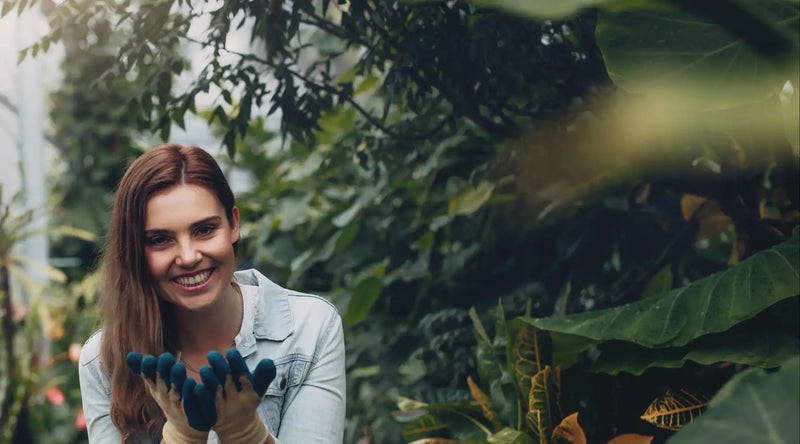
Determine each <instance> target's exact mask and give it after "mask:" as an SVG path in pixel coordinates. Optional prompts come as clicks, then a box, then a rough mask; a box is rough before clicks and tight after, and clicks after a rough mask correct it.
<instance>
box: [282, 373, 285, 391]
mask: <svg viewBox="0 0 800 444" xmlns="http://www.w3.org/2000/svg"><path fill="white" fill-rule="evenodd" d="M285 388H286V377H285V376H284V377H283V378H282V379H281V390H283V389H285Z"/></svg>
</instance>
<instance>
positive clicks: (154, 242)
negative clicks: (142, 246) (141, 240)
mask: <svg viewBox="0 0 800 444" xmlns="http://www.w3.org/2000/svg"><path fill="white" fill-rule="evenodd" d="M167 242H169V239H167V238H166V237H163V236H156V237H151V238H150V239H148V240H147V243H148V245H150V246H153V247H160V246H164V245H166V244H167Z"/></svg>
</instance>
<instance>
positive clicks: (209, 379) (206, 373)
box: [199, 365, 220, 392]
mask: <svg viewBox="0 0 800 444" xmlns="http://www.w3.org/2000/svg"><path fill="white" fill-rule="evenodd" d="M199 373H200V379H202V380H203V385H204V386H205V387H206V389H207V390H208V391H210V392H214V391H216V390H217V386H219V385H220V381H219V379H218V378H217V375H216V373H214V370H213V369H212V368H211V367H209V366H207V365H204V366H202V367H200V372H199Z"/></svg>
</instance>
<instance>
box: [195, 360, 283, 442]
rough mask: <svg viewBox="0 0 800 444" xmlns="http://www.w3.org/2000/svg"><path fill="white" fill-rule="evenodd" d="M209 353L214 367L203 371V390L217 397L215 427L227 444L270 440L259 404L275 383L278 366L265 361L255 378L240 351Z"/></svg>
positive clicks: (203, 368)
mask: <svg viewBox="0 0 800 444" xmlns="http://www.w3.org/2000/svg"><path fill="white" fill-rule="evenodd" d="M226 355H227V358H228V359H227V362H226V360H225V358H224V357H223V356H222V354H221V353H219V352H217V351H212V352H209V353H208V363H209V364H210V367H209V366H207V365H204V366H202V367H201V368H200V378H202V380H203V387H204V388H205V389H206V390H208V392H209V393H213V394H214V396H215V405H216V413H217V422H216V425H214V426H213V428H214V431H215V432H217V436H218V437H219V440H220V442H221V443H223V444H261V443H263V442H264V441H266V439H267V437H268V436H269V432H268V430H267V426H266V425H264V423H263V422H261V419H260V418H259V417H258V410H257V409H258V404H259V403H260V402H261V397H263V396H264V392H266V391H267V387H268V386H269V383H270V382H272V380H273V379H275V364H274V363H273V362H272V360H271V359H262V360H261V362H259V363H258V365H257V366H256V369H255V371H254V372H253V373H252V374H251V373H250V370H248V368H247V364H245V362H244V358H242V355H241V354H239V351H238V350H236V349H228V352H227V353H226Z"/></svg>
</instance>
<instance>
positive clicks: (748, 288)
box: [525, 228, 800, 347]
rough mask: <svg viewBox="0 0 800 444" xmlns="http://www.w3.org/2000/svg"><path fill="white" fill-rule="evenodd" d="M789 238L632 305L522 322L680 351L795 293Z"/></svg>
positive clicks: (794, 250)
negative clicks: (735, 263)
mask: <svg viewBox="0 0 800 444" xmlns="http://www.w3.org/2000/svg"><path fill="white" fill-rule="evenodd" d="M799 240H800V239H799V238H798V229H797V228H795V230H794V232H793V235H792V238H791V239H789V240H787V241H785V242H783V243H781V244H779V245H776V246H774V247H772V248H771V249H769V250H765V251H761V252H759V253H756V254H754V255H753V256H751V257H749V258H747V259H746V260H744V261H742V262H741V263H739V264H738V265H735V266H733V267H731V268H729V269H727V270H725V271H722V272H719V273H716V274H713V275H711V276H709V277H707V278H704V279H700V280H698V281H695V282H693V283H691V284H689V285H687V286H685V287H683V288H679V289H675V290H672V291H670V292H668V293H665V294H662V295H659V296H654V297H651V298H648V299H644V300H641V301H638V302H635V303H632V304H627V305H622V306H619V307H614V308H609V309H605V310H597V311H592V312H587V313H580V314H575V315H569V316H557V317H551V318H539V319H525V322H529V323H530V324H532V325H534V326H536V327H538V328H541V329H543V330H548V331H555V332H559V333H567V334H571V335H578V336H584V337H587V338H591V339H595V340H622V341H628V342H634V343H637V344H639V345H643V346H645V347H680V346H683V345H685V344H687V343H689V342H690V341H692V340H694V339H696V338H699V337H701V336H704V335H707V334H710V333H717V332H721V331H725V330H727V329H729V328H731V327H732V326H734V325H736V324H737V323H739V322H741V321H743V320H745V319H749V318H751V317H753V316H755V315H756V314H757V313H759V312H760V311H762V310H764V309H765V308H767V307H769V306H770V305H772V304H774V303H776V302H778V301H781V300H783V299H786V298H790V297H792V296H795V295H797V294H798V293H799V292H800V278H799V276H800V273H799V272H798V269H800V265H798V262H800V260H799V256H800V248H799V247H800V242H799Z"/></svg>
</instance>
